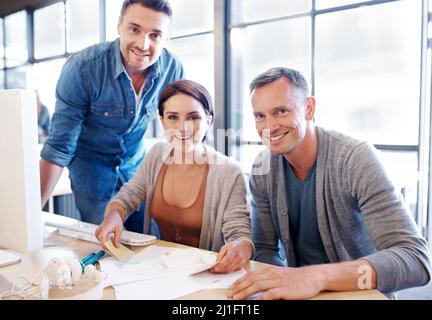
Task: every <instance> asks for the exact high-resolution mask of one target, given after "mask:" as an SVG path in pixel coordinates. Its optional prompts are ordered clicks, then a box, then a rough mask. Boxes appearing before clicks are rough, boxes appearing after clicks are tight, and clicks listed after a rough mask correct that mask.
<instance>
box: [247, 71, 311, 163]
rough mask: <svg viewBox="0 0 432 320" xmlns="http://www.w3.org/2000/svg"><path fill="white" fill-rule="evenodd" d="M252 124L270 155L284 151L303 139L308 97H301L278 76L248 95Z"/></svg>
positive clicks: (306, 119)
mask: <svg viewBox="0 0 432 320" xmlns="http://www.w3.org/2000/svg"><path fill="white" fill-rule="evenodd" d="M251 99H252V107H253V113H254V117H255V127H256V129H257V132H258V134H259V136H260V137H261V139H262V141H263V143H264V144H265V145H266V146H267V147H268V148H269V149H270V151H271V153H272V154H273V155H281V154H288V153H290V152H291V151H293V150H294V149H295V148H296V147H297V146H298V145H299V144H300V143H301V142H302V141H303V139H304V136H305V133H306V127H307V122H308V121H310V120H312V119H313V112H312V114H311V113H310V112H309V113H307V112H306V110H307V108H308V98H305V97H302V95H301V94H300V93H299V90H298V89H296V88H295V87H294V86H293V85H291V83H290V82H289V80H288V79H286V78H285V77H281V78H279V79H278V80H275V81H273V82H271V83H269V84H266V85H264V86H261V87H258V88H256V89H254V91H253V92H252V95H251Z"/></svg>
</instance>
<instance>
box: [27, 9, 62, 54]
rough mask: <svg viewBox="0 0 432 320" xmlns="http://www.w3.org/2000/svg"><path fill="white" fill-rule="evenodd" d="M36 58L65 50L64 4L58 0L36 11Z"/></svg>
mask: <svg viewBox="0 0 432 320" xmlns="http://www.w3.org/2000/svg"><path fill="white" fill-rule="evenodd" d="M34 36H35V40H34V41H35V58H36V59H40V58H44V57H50V56H55V55H60V54H63V53H64V52H65V17H64V4H63V2H58V3H56V4H53V5H51V6H48V7H45V8H42V9H39V10H35V12H34Z"/></svg>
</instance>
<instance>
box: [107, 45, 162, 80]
mask: <svg viewBox="0 0 432 320" xmlns="http://www.w3.org/2000/svg"><path fill="white" fill-rule="evenodd" d="M160 60H161V57H159V59H157V61H156V62H155V63H154V64H152V65H151V66H150V67H149V68H148V76H149V78H150V79H155V78H157V77H159V75H160V70H161V67H160ZM123 72H124V73H125V74H126V75H127V76H128V77H129V75H128V73H127V72H126V68H125V66H124V65H123V61H122V56H121V51H120V38H117V39H116V40H115V41H114V78H118V77H119V76H120V75H121V74H122V73H123Z"/></svg>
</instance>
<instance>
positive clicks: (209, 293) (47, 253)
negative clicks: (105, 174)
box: [0, 231, 387, 300]
mask: <svg viewBox="0 0 432 320" xmlns="http://www.w3.org/2000/svg"><path fill="white" fill-rule="evenodd" d="M154 245H156V246H169V247H183V246H181V245H179V244H176V243H171V242H166V241H158V242H157V243H155V244H154ZM145 248H146V247H135V248H134V247H132V249H133V250H134V251H136V252H139V251H141V250H145ZM98 250H100V246H99V245H98V244H96V243H92V242H86V241H81V240H74V239H71V238H68V237H64V236H60V235H58V234H57V233H54V232H49V231H46V232H45V237H44V249H43V250H41V251H38V252H33V253H29V254H27V255H25V256H24V257H23V259H22V261H21V263H19V264H15V265H11V266H7V267H3V268H0V274H3V275H4V276H5V277H6V278H8V279H11V281H14V279H16V277H18V276H19V275H23V274H24V275H26V276H27V277H28V278H29V279H34V278H35V277H37V276H38V274H40V273H41V271H42V270H43V268H44V266H46V264H47V263H48V261H49V260H50V259H52V258H54V257H62V256H66V255H67V256H73V257H75V258H78V259H79V258H82V257H83V256H85V255H87V254H88V253H89V252H93V251H98ZM265 266H266V265H265V264H263V263H259V262H256V261H250V262H249V263H248V264H247V266H246V270H255V269H259V268H263V267H265ZM226 294H227V290H226V289H209V290H201V291H197V292H195V293H193V294H189V295H186V296H184V297H181V298H180V299H192V300H203V299H216V300H219V299H221V300H222V299H227V298H226ZM103 299H106V300H109V299H115V294H114V289H113V288H112V287H108V288H105V289H104V295H103ZM314 299H319V300H344V299H352V300H386V299H387V297H386V296H385V295H383V294H382V293H380V292H379V291H377V290H362V291H350V292H324V293H321V294H319V295H318V296H316V297H315V298H314Z"/></svg>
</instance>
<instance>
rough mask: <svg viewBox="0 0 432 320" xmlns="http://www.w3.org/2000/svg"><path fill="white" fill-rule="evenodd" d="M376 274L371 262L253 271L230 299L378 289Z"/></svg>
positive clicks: (300, 296) (299, 296) (232, 290)
mask: <svg viewBox="0 0 432 320" xmlns="http://www.w3.org/2000/svg"><path fill="white" fill-rule="evenodd" d="M376 286H377V283H376V272H375V269H374V268H373V267H372V265H371V264H370V263H369V262H368V261H367V260H355V261H347V262H339V263H330V264H320V265H313V266H307V267H301V268H288V267H277V266H270V267H268V268H263V269H261V270H257V271H252V272H249V273H248V274H246V275H245V276H243V277H242V278H240V279H239V280H237V281H236V282H235V283H234V284H233V285H232V286H231V287H230V290H229V291H228V297H230V298H234V299H246V298H247V297H249V296H251V295H253V294H255V293H257V292H264V293H263V294H262V295H260V296H258V297H257V299H263V300H269V299H307V298H312V297H314V296H316V295H318V294H319V293H320V292H322V291H355V290H360V289H375V288H376Z"/></svg>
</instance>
